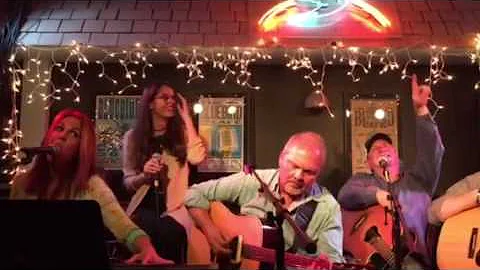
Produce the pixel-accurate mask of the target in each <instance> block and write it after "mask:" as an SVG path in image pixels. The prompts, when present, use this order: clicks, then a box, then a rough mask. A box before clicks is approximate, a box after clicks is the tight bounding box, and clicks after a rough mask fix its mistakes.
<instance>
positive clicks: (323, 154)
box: [280, 131, 327, 172]
mask: <svg viewBox="0 0 480 270" xmlns="http://www.w3.org/2000/svg"><path fill="white" fill-rule="evenodd" d="M284 158H288V159H291V158H294V159H295V160H297V159H300V160H302V162H304V163H305V164H306V165H307V166H309V167H316V168H318V171H319V172H320V171H321V170H322V169H323V167H324V165H325V162H326V159H327V149H326V146H325V141H324V140H323V138H322V136H320V135H319V134H317V133H315V132H311V131H305V132H300V133H296V134H294V135H292V136H291V137H290V139H288V141H287V143H286V144H285V146H284V147H283V150H282V153H281V154H280V165H281V163H282V159H284Z"/></svg>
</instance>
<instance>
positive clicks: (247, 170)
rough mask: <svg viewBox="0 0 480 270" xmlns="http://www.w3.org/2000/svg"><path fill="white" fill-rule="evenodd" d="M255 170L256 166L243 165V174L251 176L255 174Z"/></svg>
mask: <svg viewBox="0 0 480 270" xmlns="http://www.w3.org/2000/svg"><path fill="white" fill-rule="evenodd" d="M253 170H255V168H254V166H253V165H251V164H245V165H243V172H244V173H246V174H251V173H253Z"/></svg>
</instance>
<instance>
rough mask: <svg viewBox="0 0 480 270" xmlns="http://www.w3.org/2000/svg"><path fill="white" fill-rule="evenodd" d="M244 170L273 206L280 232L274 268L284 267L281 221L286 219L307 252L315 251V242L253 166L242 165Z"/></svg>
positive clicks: (283, 240) (280, 268) (281, 268)
mask: <svg viewBox="0 0 480 270" xmlns="http://www.w3.org/2000/svg"><path fill="white" fill-rule="evenodd" d="M244 171H245V173H247V174H252V175H253V176H255V178H256V179H257V180H258V182H259V183H260V190H261V191H262V192H263V194H264V195H265V197H266V198H267V199H268V200H269V201H270V202H271V203H272V204H273V206H274V207H275V212H276V215H275V222H276V223H277V226H278V230H279V234H280V244H279V245H277V249H276V252H275V258H276V267H277V268H276V269H278V270H284V269H286V268H285V238H284V237H283V229H282V225H283V221H284V220H286V221H287V223H288V224H289V225H290V226H291V227H292V228H293V231H294V232H295V234H296V235H297V237H298V238H299V240H300V242H301V243H302V244H304V245H305V250H306V251H307V252H308V253H315V251H316V248H317V246H316V244H315V242H314V241H313V240H312V239H310V237H308V235H307V234H306V233H305V232H304V231H302V230H301V229H300V228H299V227H298V225H297V224H296V223H295V221H294V220H293V218H292V216H291V215H290V214H289V213H288V211H287V209H285V207H283V205H282V202H281V201H280V200H279V199H278V198H277V197H276V196H275V195H274V194H273V193H272V191H271V190H270V188H269V187H268V185H267V184H265V182H263V181H262V179H261V178H260V176H258V174H257V173H256V172H255V169H254V168H253V166H248V165H246V166H244Z"/></svg>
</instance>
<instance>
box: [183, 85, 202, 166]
mask: <svg viewBox="0 0 480 270" xmlns="http://www.w3.org/2000/svg"><path fill="white" fill-rule="evenodd" d="M177 95H178V98H179V99H180V102H181V104H177V109H178V113H179V115H180V117H181V118H182V120H183V123H184V124H185V135H186V137H187V138H186V140H187V160H188V162H190V163H191V164H194V165H196V164H198V163H200V162H202V161H203V160H204V159H205V157H206V156H207V151H206V148H205V144H204V143H203V141H202V139H201V138H200V137H199V136H198V133H197V130H196V129H195V125H194V124H193V120H192V116H191V114H190V109H189V106H188V103H187V101H186V100H185V98H184V97H183V96H182V95H181V94H180V93H177Z"/></svg>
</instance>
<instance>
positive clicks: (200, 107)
mask: <svg viewBox="0 0 480 270" xmlns="http://www.w3.org/2000/svg"><path fill="white" fill-rule="evenodd" d="M193 112H194V113H196V114H201V113H202V112H203V105H202V104H201V103H199V102H197V103H195V104H194V105H193Z"/></svg>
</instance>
